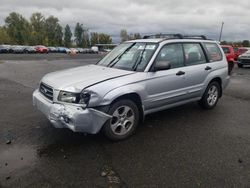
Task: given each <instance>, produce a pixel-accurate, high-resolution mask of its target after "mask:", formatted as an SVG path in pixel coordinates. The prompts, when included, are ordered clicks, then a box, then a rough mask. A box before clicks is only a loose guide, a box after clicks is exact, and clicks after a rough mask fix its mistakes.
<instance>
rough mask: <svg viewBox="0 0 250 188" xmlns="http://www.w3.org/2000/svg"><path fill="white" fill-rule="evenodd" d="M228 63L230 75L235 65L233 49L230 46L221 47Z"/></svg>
mask: <svg viewBox="0 0 250 188" xmlns="http://www.w3.org/2000/svg"><path fill="white" fill-rule="evenodd" d="M221 47H222V49H223V51H224V53H225V55H226V58H227V62H228V72H229V74H231V72H232V70H233V68H234V64H235V53H234V48H233V47H232V46H230V45H221Z"/></svg>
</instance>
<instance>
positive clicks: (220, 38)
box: [219, 22, 224, 42]
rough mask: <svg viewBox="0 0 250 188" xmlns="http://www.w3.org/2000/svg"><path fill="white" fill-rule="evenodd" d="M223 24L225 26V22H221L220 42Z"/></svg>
mask: <svg viewBox="0 0 250 188" xmlns="http://www.w3.org/2000/svg"><path fill="white" fill-rule="evenodd" d="M223 26H224V22H222V23H221V29H220V38H219V41H220V42H221V37H222V31H223Z"/></svg>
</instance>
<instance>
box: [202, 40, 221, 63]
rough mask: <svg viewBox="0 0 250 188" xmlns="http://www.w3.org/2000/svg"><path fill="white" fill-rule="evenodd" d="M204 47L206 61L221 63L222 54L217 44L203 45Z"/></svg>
mask: <svg viewBox="0 0 250 188" xmlns="http://www.w3.org/2000/svg"><path fill="white" fill-rule="evenodd" d="M204 47H205V48H206V50H207V53H208V59H209V61H210V62H214V61H221V60H222V54H221V51H220V49H219V47H218V45H217V44H215V43H204Z"/></svg>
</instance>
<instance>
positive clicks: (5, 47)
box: [0, 44, 10, 53]
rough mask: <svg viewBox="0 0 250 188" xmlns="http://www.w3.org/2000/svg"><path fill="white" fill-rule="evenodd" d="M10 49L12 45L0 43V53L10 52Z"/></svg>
mask: <svg viewBox="0 0 250 188" xmlns="http://www.w3.org/2000/svg"><path fill="white" fill-rule="evenodd" d="M9 49H10V45H4V44H3V45H0V53H8V52H9Z"/></svg>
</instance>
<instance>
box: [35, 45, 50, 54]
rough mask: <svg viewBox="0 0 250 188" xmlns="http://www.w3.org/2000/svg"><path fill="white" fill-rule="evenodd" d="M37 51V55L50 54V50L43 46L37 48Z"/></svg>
mask: <svg viewBox="0 0 250 188" xmlns="http://www.w3.org/2000/svg"><path fill="white" fill-rule="evenodd" d="M35 49H36V52H37V53H49V49H48V48H47V47H45V46H42V45H38V46H35Z"/></svg>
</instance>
